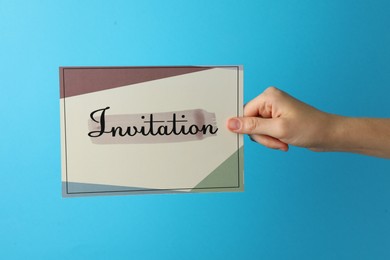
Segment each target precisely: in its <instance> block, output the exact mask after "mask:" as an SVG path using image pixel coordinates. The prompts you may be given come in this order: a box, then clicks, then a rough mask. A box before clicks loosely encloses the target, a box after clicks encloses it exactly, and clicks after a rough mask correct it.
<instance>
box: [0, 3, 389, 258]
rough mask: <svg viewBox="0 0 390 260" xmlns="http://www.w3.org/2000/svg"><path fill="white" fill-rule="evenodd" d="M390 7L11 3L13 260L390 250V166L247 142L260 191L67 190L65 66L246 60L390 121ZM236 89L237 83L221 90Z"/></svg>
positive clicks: (2, 78)
mask: <svg viewBox="0 0 390 260" xmlns="http://www.w3.org/2000/svg"><path fill="white" fill-rule="evenodd" d="M389 13H390V2H389V1H387V0H383V1H375V0H373V1H367V0H364V1H362V0H354V1H352V0H351V1H345V0H328V1H309V0H306V1H304V0H300V1H290V0H258V1H244V0H243V1H237V0H235V1H227V0H225V1H213V0H207V1H205V0H202V1H200V0H197V1H179V0H177V1H170V0H166V1H145V0H142V1H141V0H139V1H43V0H39V1H15V0H9V1H7V0H0V37H1V38H0V102H1V103H0V104H1V109H0V119H1V123H0V126H1V127H0V156H1V164H0V174H1V175H0V176H1V182H0V186H1V197H0V258H1V259H271V260H273V259H299V260H305V259H390V161H389V160H385V159H378V158H370V157H364V156H361V155H354V154H343V153H313V152H310V151H307V150H305V149H300V148H293V149H291V151H290V152H288V153H282V152H279V151H272V150H268V149H266V148H263V147H261V146H259V145H256V144H255V143H252V142H250V141H249V139H247V138H246V143H245V174H246V175H245V184H246V188H245V192H244V193H219V194H215V193H214V194H190V195H148V196H123V197H92V198H78V199H62V198H61V181H60V136H59V134H60V129H59V76H58V67H59V66H71V65H94V66H97V65H109V66H110V65H192V64H194V65H203V64H204V65H209V64H215V65H224V64H243V65H244V67H245V101H246V102H247V101H249V100H250V99H252V98H254V97H255V96H256V95H258V94H259V93H261V92H262V90H264V89H265V88H266V87H267V86H269V85H275V86H277V87H279V88H282V89H284V90H286V91H287V92H289V93H291V94H293V95H294V96H296V97H298V98H300V99H302V100H304V101H306V102H308V103H310V104H312V105H314V106H316V107H318V108H320V109H323V110H326V111H329V112H333V113H341V114H344V115H353V116H377V117H390V112H389V108H390V105H389V95H390V65H389V64H390V33H389V28H390V15H389ZM221 95H223V93H221Z"/></svg>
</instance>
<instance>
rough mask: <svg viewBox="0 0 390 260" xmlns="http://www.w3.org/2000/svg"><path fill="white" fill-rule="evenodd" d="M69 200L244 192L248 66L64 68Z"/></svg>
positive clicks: (63, 133)
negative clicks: (238, 129) (242, 125)
mask: <svg viewBox="0 0 390 260" xmlns="http://www.w3.org/2000/svg"><path fill="white" fill-rule="evenodd" d="M60 113H61V161H62V194H63V197H80V196H95V195H125V194H148V193H158V194H159V193H188V192H217V191H243V189H244V177H243V171H244V170H243V169H244V164H243V163H244V162H243V137H242V136H241V135H237V134H234V133H231V132H230V131H228V130H227V128H226V121H227V119H228V118H230V117H234V116H242V113H243V68H242V66H163V67H60Z"/></svg>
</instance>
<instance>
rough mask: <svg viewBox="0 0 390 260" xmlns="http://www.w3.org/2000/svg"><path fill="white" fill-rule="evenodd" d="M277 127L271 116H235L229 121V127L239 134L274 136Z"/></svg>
mask: <svg viewBox="0 0 390 260" xmlns="http://www.w3.org/2000/svg"><path fill="white" fill-rule="evenodd" d="M275 127H276V126H275V120H273V119H271V118H270V119H265V118H259V117H233V118H230V119H229V120H228V121H227V128H228V129H229V130H230V131H232V132H234V133H238V134H248V135H269V136H273V135H274V134H275Z"/></svg>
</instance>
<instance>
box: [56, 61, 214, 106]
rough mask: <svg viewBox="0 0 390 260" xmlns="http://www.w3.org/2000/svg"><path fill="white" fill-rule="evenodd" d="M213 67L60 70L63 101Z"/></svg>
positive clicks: (82, 68)
mask: <svg viewBox="0 0 390 260" xmlns="http://www.w3.org/2000/svg"><path fill="white" fill-rule="evenodd" d="M212 68H213V67H195V66H181V67H60V97H61V98H65V97H72V96H77V95H82V94H87V93H91V92H96V91H101V90H107V89H112V88H117V87H122V86H126V85H131V84H137V83H141V82H146V81H151V80H157V79H163V78H168V77H173V76H179V75H183V74H187V73H192V72H198V71H203V70H207V69H212Z"/></svg>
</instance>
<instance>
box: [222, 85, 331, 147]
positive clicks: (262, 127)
mask: <svg viewBox="0 0 390 260" xmlns="http://www.w3.org/2000/svg"><path fill="white" fill-rule="evenodd" d="M333 121H334V120H333V115H331V114H327V113H325V112H322V111H320V110H318V109H315V108H314V107H312V106H309V105H307V104H305V103H303V102H301V101H299V100H297V99H295V98H293V97H292V96H290V95H288V94H287V93H285V92H283V91H281V90H279V89H277V88H275V87H269V88H267V89H266V90H265V91H264V92H263V93H262V94H260V95H259V96H257V97H256V98H255V99H253V100H251V101H250V102H249V103H247V104H246V105H245V107H244V117H235V118H230V119H229V120H228V121H227V127H228V129H229V130H230V131H232V132H235V133H239V134H248V135H249V136H250V137H251V139H252V140H254V141H255V142H257V143H260V144H263V145H265V146H266V147H269V148H273V149H279V150H282V151H287V150H288V147H289V144H291V145H295V146H301V147H306V148H309V149H311V150H315V151H321V150H326V148H327V140H328V139H329V136H330V135H331V134H332V133H331V130H330V129H331V127H330V125H331V124H332V123H333Z"/></svg>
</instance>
